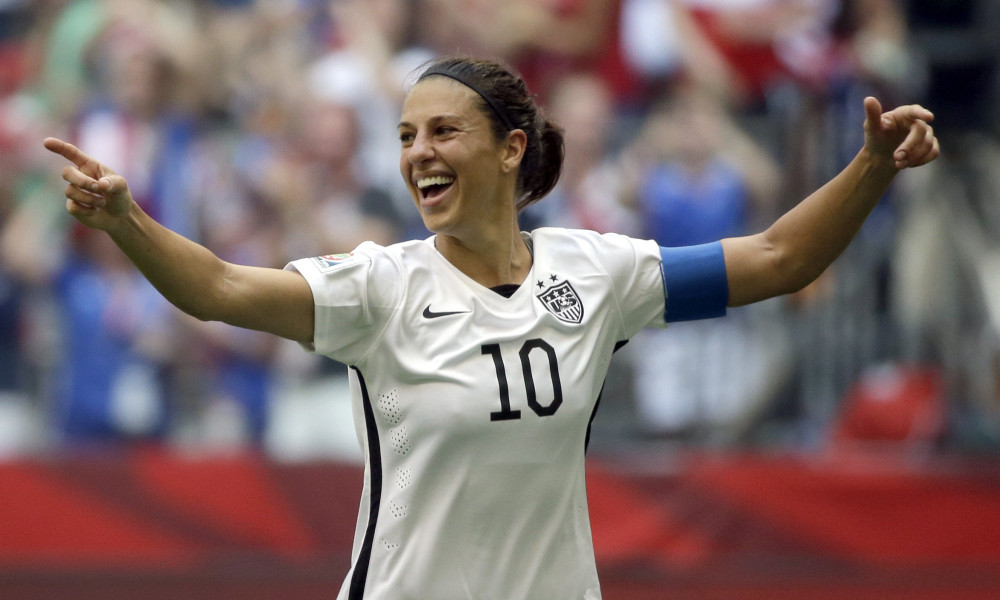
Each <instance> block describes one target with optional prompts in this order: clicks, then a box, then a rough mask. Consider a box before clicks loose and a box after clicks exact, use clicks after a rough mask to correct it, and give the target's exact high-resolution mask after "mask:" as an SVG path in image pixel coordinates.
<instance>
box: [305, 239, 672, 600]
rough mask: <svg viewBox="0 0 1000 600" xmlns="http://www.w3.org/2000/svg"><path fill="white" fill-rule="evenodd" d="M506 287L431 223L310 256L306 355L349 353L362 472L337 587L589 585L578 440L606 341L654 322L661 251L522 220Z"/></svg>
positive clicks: (587, 590) (381, 590)
mask: <svg viewBox="0 0 1000 600" xmlns="http://www.w3.org/2000/svg"><path fill="white" fill-rule="evenodd" d="M524 235H525V239H526V241H528V243H529V245H530V247H531V248H532V252H533V265H532V268H531V271H530V273H529V274H528V277H527V279H526V280H525V281H524V283H523V284H522V285H521V286H520V287H519V288H518V289H517V291H516V292H514V293H513V295H511V296H510V297H509V298H506V297H503V296H501V295H500V294H498V293H496V292H494V291H492V290H490V289H488V288H485V287H483V286H482V285H480V284H478V283H476V282H475V281H473V280H472V279H470V278H469V277H467V276H466V275H464V274H463V273H462V272H461V271H459V270H458V269H457V268H455V267H454V266H453V265H452V264H451V263H449V262H448V261H447V260H445V258H444V257H443V256H441V255H440V254H439V253H438V252H437V251H436V250H435V248H434V243H433V238H430V239H428V240H422V241H414V242H405V243H401V244H396V245H393V246H389V247H381V246H377V245H375V244H371V243H365V244H362V245H361V246H359V247H358V248H357V249H356V250H355V251H354V252H352V253H351V254H348V255H335V256H325V257H316V258H308V259H302V260H298V261H295V262H293V263H291V264H290V265H289V267H287V268H294V269H296V270H298V271H299V272H300V273H302V274H303V275H304V276H305V278H306V280H307V281H308V282H309V285H310V286H311V288H312V291H313V295H314V298H315V302H316V330H315V338H314V350H315V352H318V353H321V354H324V355H327V356H329V357H331V358H333V359H336V360H338V361H340V362H343V363H346V364H348V365H350V366H351V368H350V370H349V372H350V374H351V390H352V396H353V408H354V418H355V424H356V429H357V433H358V438H359V441H360V443H361V445H362V448H363V450H364V456H365V482H364V490H363V495H362V502H361V509H360V514H359V517H358V525H357V531H356V536H355V542H354V549H353V557H352V566H351V572H350V573H349V575H348V577H347V579H346V581H345V582H344V585H343V587H342V589H341V591H340V595H339V596H338V598H339V599H340V600H348V599H350V600H361V599H385V600H410V599H412V600H430V599H433V600H451V599H456V600H457V599H463V600H464V599H467V598H475V599H480V600H516V599H537V600H553V599H595V598H600V597H601V592H600V587H599V584H598V579H597V569H596V566H595V561H594V550H593V543H592V540H591V531H590V522H589V516H588V510H587V494H586V486H585V480H584V451H585V447H586V443H587V438H588V432H589V428H590V423H591V420H592V418H593V416H594V413H595V410H596V405H597V401H598V395H599V394H600V391H601V387H602V385H603V382H604V378H605V374H606V373H607V370H608V363H609V361H610V360H611V355H612V353H613V352H614V350H615V349H616V345H618V344H619V343H621V342H623V341H625V340H628V339H629V338H630V337H632V336H633V335H634V334H635V333H636V332H638V331H639V330H640V329H642V328H643V327H646V326H650V325H654V326H663V325H664V287H663V285H664V284H663V279H662V278H661V272H660V249H659V248H658V246H657V245H656V244H655V243H654V242H650V241H639V240H634V239H631V238H627V237H624V236H621V235H615V234H606V235H599V234H596V233H594V232H590V231H571V230H563V229H540V230H537V231H535V232H533V233H531V234H524Z"/></svg>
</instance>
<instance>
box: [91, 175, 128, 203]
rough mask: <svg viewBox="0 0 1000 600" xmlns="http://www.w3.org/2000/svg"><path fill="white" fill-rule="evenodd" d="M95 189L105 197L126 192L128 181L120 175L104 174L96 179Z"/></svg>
mask: <svg viewBox="0 0 1000 600" xmlns="http://www.w3.org/2000/svg"><path fill="white" fill-rule="evenodd" d="M97 191H98V192H100V194H101V195H102V196H104V197H105V198H111V197H114V196H118V195H120V194H126V193H128V183H126V181H125V178H124V177H122V176H121V175H105V176H104V177H101V178H100V179H98V180H97Z"/></svg>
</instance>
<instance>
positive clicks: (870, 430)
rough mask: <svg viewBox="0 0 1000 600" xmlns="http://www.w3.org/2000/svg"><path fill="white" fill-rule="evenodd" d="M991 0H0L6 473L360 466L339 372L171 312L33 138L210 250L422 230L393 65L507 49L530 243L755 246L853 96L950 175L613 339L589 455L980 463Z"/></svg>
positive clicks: (998, 421)
mask: <svg viewBox="0 0 1000 600" xmlns="http://www.w3.org/2000/svg"><path fill="white" fill-rule="evenodd" d="M998 6H1000V5H997V3H996V2H993V1H992V0H953V1H949V2H936V1H934V0H507V1H505V2H493V1H491V0H2V1H0V306H2V310H0V456H3V455H11V454H20V453H25V452H27V453H31V452H37V451H44V450H50V449H59V448H71V449H72V448H80V447H87V446H94V445H105V444H172V445H178V446H180V447H184V448H190V449H208V450H211V449H218V450H232V449H247V448H253V449H259V450H261V451H264V452H268V453H270V454H272V455H274V456H276V457H279V458H287V459H296V458H308V457H315V456H333V455H338V456H339V455H350V453H352V452H357V450H356V445H357V443H356V440H355V439H354V432H353V425H352V424H351V409H350V407H349V406H348V405H347V400H346V398H347V389H346V384H345V371H344V369H345V367H344V365H338V364H336V363H333V362H332V361H328V360H325V359H318V358H316V357H314V356H312V355H309V354H307V353H306V352H304V351H303V350H302V349H301V348H299V347H298V346H297V345H296V344H293V343H291V342H285V341H283V340H279V339H276V338H274V337H271V336H269V335H266V334H260V333H256V332H251V331H246V330H242V329H238V328H233V327H228V326H225V325H220V324H218V323H205V322H200V321H197V320H194V319H192V318H190V317H187V316H185V315H183V314H182V313H180V312H179V311H178V310H176V309H174V308H173V307H172V306H170V305H168V304H166V303H165V301H164V300H163V299H162V298H160V297H159V295H158V294H157V293H156V292H155V290H153V289H152V288H151V286H149V285H148V284H147V283H146V282H145V280H144V279H142V277H141V276H140V275H139V274H138V273H137V272H136V270H135V269H134V268H132V267H131V266H130V264H129V263H128V262H127V260H126V259H125V258H124V257H123V256H122V255H121V254H120V253H119V252H118V251H117V249H116V248H115V247H114V245H113V243H111V242H110V241H109V239H108V238H107V237H106V236H104V235H99V234H95V233H94V232H92V231H89V230H87V229H85V228H82V227H80V226H79V225H75V224H74V223H73V222H72V219H71V218H69V217H68V215H66V214H65V211H64V210H63V201H64V200H63V196H62V187H63V183H62V181H61V180H60V177H59V171H60V169H61V168H62V164H61V163H60V161H59V160H58V159H56V158H55V157H53V156H51V155H47V154H46V153H45V151H44V149H43V148H42V146H41V140H42V139H43V138H44V137H46V136H57V137H62V138H64V139H68V140H70V141H72V142H73V143H74V144H76V145H78V146H80V147H81V148H82V149H83V150H84V151H85V152H87V153H89V154H92V155H94V156H96V157H99V158H100V160H102V161H103V162H105V163H106V164H108V165H110V166H111V167H112V168H114V169H115V170H116V171H117V172H118V173H120V174H122V175H124V176H125V177H126V178H127V180H128V182H129V185H130V188H131V190H132V193H133V195H134V196H135V198H136V199H137V201H138V202H140V203H141V204H142V205H143V207H144V208H145V210H147V211H148V212H150V213H151V214H152V215H153V216H154V217H155V218H156V219H158V220H159V221H160V222H162V223H164V224H165V225H167V226H168V227H170V228H171V229H174V230H175V231H178V232H180V233H182V234H184V235H186V236H189V237H192V238H193V239H196V240H198V241H199V242H201V243H202V244H204V245H206V246H207V247H209V248H210V249H212V250H213V251H214V252H216V253H217V254H218V255H219V256H221V257H222V258H224V259H226V260H230V261H234V262H239V263H243V264H253V265H260V266H268V267H279V268H280V267H282V266H284V265H285V264H286V263H287V262H288V261H290V260H292V259H295V258H300V257H303V256H313V255H320V254H332V253H339V252H348V251H350V250H351V249H353V248H354V247H355V246H356V245H357V244H359V243H360V242H362V241H365V240H373V241H375V242H378V243H383V244H389V243H393V242H396V241H400V240H405V239H413V238H420V237H425V236H427V235H428V232H427V231H426V230H425V229H424V228H423V226H422V224H421V222H420V219H419V217H418V215H417V212H416V210H415V209H414V208H413V206H412V203H411V200H410V199H409V196H408V194H407V192H406V189H405V187H404V186H403V184H402V181H401V180H400V177H399V174H398V152H399V150H398V140H397V139H396V126H395V125H396V121H397V120H398V114H399V109H400V103H401V101H402V98H403V95H404V94H405V91H406V85H407V81H408V78H409V77H411V76H412V73H413V72H414V69H416V68H418V67H419V65H421V64H422V63H423V62H424V61H426V60H428V59H430V58H432V57H434V56H437V55H440V54H448V53H465V54H473V55H482V56H488V57H494V58H501V59H503V60H505V61H507V62H508V63H509V64H511V65H512V66H514V67H515V68H516V69H517V70H518V71H519V72H521V73H522V74H523V75H524V77H525V78H526V80H527V82H528V84H529V87H530V88H531V89H532V91H533V92H535V93H536V94H537V97H538V100H539V102H540V103H541V104H542V105H543V107H545V109H546V110H547V112H548V113H550V114H551V115H552V116H554V117H555V119H556V120H557V121H558V122H559V123H561V124H562V125H563V126H564V127H565V128H566V144H567V147H566V163H565V169H564V173H563V176H562V179H561V181H560V183H559V186H558V187H557V189H556V190H555V191H554V192H553V194H552V195H551V196H550V197H548V198H546V199H545V200H543V201H542V202H541V203H540V204H538V205H536V206H534V207H532V208H531V209H529V210H528V211H526V212H525V213H524V214H523V215H522V218H523V223H522V226H523V228H524V229H531V228H534V227H537V226H543V225H556V226H569V227H583V228H589V229H594V230H597V231H602V232H607V231H616V232H621V233H625V234H629V235H633V236H638V237H643V238H652V239H655V240H657V241H658V242H659V243H660V244H661V245H664V246H678V245H686V244H697V243H701V242H705V241H712V240H716V239H720V238H722V237H726V236H733V235H741V234H745V233H750V232H753V231H757V230H760V229H761V228H763V227H765V226H766V225H767V224H769V223H770V222H771V221H772V220H773V219H774V218H775V217H776V216H777V215H779V214H781V213H782V212H783V211H785V210H787V209H788V208H789V207H790V206H792V205H793V204H794V203H795V202H797V201H798V200H800V199H801V198H803V197H805V195H807V194H808V193H809V192H810V191H811V190H812V189H815V187H817V186H818V185H820V184H822V183H823V182H824V181H826V180H827V179H828V178H829V177H831V176H832V175H833V174H835V173H836V172H837V171H839V170H840V168H842V166H843V165H845V164H846V163H847V161H849V160H850V158H851V157H852V156H853V155H854V153H855V152H856V151H857V150H858V149H859V148H860V147H861V144H862V142H863V139H862V129H861V123H862V122H863V120H864V112H863V108H862V99H863V98H864V97H865V96H866V95H875V96H877V97H878V98H879V99H880V100H881V101H882V103H883V105H885V106H890V107H891V106H896V105H898V104H904V103H914V102H919V103H922V104H924V105H926V106H928V107H929V108H931V109H932V110H933V111H935V113H936V114H937V121H936V123H935V125H936V131H937V132H938V135H939V137H940V138H941V140H942V147H943V148H944V156H943V158H942V159H941V160H939V161H937V162H936V163H934V164H933V165H931V166H929V167H927V168H925V169H921V170H919V171H915V172H913V173H905V174H903V175H902V176H900V177H899V178H898V179H897V181H896V182H895V184H894V186H893V188H892V189H891V190H890V192H889V194H888V196H887V198H886V199H885V201H884V202H883V203H882V204H881V205H880V206H879V208H878V209H876V212H875V214H873V215H872V217H871V219H870V220H869V222H868V223H867V224H866V226H865V229H864V230H863V231H862V233H861V235H860V236H859V238H858V239H857V240H856V241H855V243H854V244H853V245H852V246H851V248H850V249H849V250H848V252H847V253H846V254H845V256H843V257H842V258H841V259H840V260H839V261H838V262H837V263H836V264H835V265H834V267H833V268H831V269H830V271H829V272H828V273H827V274H825V275H824V276H823V277H822V278H821V279H820V280H818V281H817V282H816V283H815V284H813V285H812V286H810V287H809V288H807V289H806V290H803V291H802V292H800V293H798V294H795V295H793V296H790V297H785V298H780V299H776V300H772V301H769V302H766V303H763V304H760V305H756V306H752V307H747V308H744V309H738V310H732V311H731V313H730V316H729V317H728V318H726V319H721V320H715V321H707V322H697V323H684V324H678V325H674V326H672V327H670V328H669V329H668V330H666V331H649V332H644V333H643V334H641V335H640V336H639V337H637V338H636V339H635V340H634V341H633V343H631V344H629V345H628V346H626V347H625V349H623V350H622V352H620V353H619V354H620V358H619V359H618V360H617V361H616V364H615V366H614V369H613V370H612V373H611V374H610V376H609V380H608V385H607V387H606V389H605V399H604V401H603V402H602V405H601V414H600V415H599V416H598V419H597V422H595V441H596V442H597V444H598V446H601V445H602V444H603V447H613V446H614V447H617V446H621V445H628V444H637V443H644V442H656V441H668V442H670V443H684V444H712V445H732V444H775V445H786V446H787V445H791V446H794V447H797V448H806V449H808V448H817V447H824V446H826V445H828V444H831V443H835V442H836V441H837V440H868V441H873V440H874V441H893V442H903V443H905V444H908V445H911V446H914V447H920V448H924V449H937V448H941V447H958V448H962V449H964V450H974V449H989V450H995V449H997V448H1000V343H998V332H1000V290H997V289H995V288H996V287H997V286H996V281H1000V272H997V271H998V270H1000V260H998V259H995V258H994V257H996V256H1000V254H997V250H996V248H998V247H1000V185H998V182H997V177H998V176H997V174H996V170H995V169H991V168H990V165H991V164H996V163H995V162H993V161H991V159H992V158H993V157H995V156H996V155H997V146H996V141H997V136H998V134H1000V122H998V121H997V115H998V114H1000V111H998V110H997V109H998V108H1000V102H998V94H997V80H996V76H997V71H998V59H1000V48H998V46H1000V42H998V38H997V36H996V35H995V31H997V27H998V24H1000V20H998V18H997V14H998V12H1000V10H998ZM886 407H888V408H889V409H888V410H886Z"/></svg>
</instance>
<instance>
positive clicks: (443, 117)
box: [396, 113, 463, 129]
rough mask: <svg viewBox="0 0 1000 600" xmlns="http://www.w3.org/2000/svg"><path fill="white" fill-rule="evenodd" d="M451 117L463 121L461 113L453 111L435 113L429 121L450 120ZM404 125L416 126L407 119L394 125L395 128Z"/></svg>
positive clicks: (400, 127)
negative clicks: (440, 113) (441, 113)
mask: <svg viewBox="0 0 1000 600" xmlns="http://www.w3.org/2000/svg"><path fill="white" fill-rule="evenodd" d="M451 119H454V120H456V121H463V118H462V116H461V115H458V114H454V113H445V114H443V115H436V116H433V117H431V118H430V121H431V123H439V122H441V121H446V120H451ZM404 127H411V128H412V127H416V126H415V125H414V124H413V123H410V122H409V121H400V122H399V125H396V129H402V128H404Z"/></svg>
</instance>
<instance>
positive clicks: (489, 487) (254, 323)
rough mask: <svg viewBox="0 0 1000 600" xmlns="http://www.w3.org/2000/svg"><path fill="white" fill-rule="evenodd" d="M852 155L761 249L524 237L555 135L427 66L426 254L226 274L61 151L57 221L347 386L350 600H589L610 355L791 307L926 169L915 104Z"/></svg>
mask: <svg viewBox="0 0 1000 600" xmlns="http://www.w3.org/2000/svg"><path fill="white" fill-rule="evenodd" d="M865 110H866V114H867V119H866V122H865V124H864V127H865V134H866V139H865V145H864V147H863V148H862V149H861V150H860V152H859V153H858V154H857V156H856V157H855V158H854V160H853V161H852V162H851V163H850V164H849V165H848V166H847V167H846V169H845V170H844V171H843V172H842V173H840V174H839V175H838V176H837V177H835V178H834V179H833V180H832V181H830V182H829V183H827V184H826V185H825V186H823V187H822V188H821V189H819V190H818V191H816V192H815V193H813V194H812V195H811V196H809V197H808V198H806V199H805V200H804V201H803V202H801V203H800V204H799V205H798V206H796V207H795V208H793V209H792V210H791V211H789V212H788V213H787V214H785V215H784V216H783V217H781V218H780V219H779V220H778V221H777V222H775V223H774V224H773V225H772V226H771V227H770V228H768V229H767V230H766V231H764V232H762V233H759V234H756V235H751V236H747V237H741V238H735V239H725V240H721V241H720V242H715V243H711V244H706V245H704V246H695V247H690V248H681V249H663V248H659V247H657V246H656V244H655V243H653V242H650V241H641V240H635V239H630V238H627V237H624V236H621V235H615V234H608V235H599V234H596V233H594V232H590V231H573V230H564V229H552V228H548V229H540V230H536V231H533V232H530V233H525V232H521V231H519V228H518V224H517V213H518V211H519V210H520V209H521V208H523V207H525V206H527V205H528V204H530V203H532V202H535V201H537V200H539V199H541V198H542V197H543V196H544V195H545V194H546V193H547V192H548V191H550V190H551V189H552V187H553V186H554V185H555V183H556V180H557V179H558V177H559V172H560V168H561V164H562V156H563V152H562V134H561V130H560V129H559V128H558V127H557V126H555V124H553V123H551V122H549V121H547V120H546V119H545V118H544V117H543V116H541V115H540V113H539V109H538V108H537V107H536V106H535V104H534V102H533V100H532V98H531V96H530V94H529V93H528V91H527V90H526V89H525V86H524V84H523V81H522V80H521V79H520V78H519V77H517V76H516V75H515V74H513V73H511V72H510V71H509V70H508V69H506V68H505V67H504V66H502V65H500V64H498V63H495V62H490V61H482V60H474V59H466V58H448V59H442V60H439V61H436V62H434V63H433V64H431V65H430V66H429V67H428V68H427V69H426V70H425V71H424V72H423V73H422V75H421V76H420V77H419V79H418V80H417V82H416V83H415V84H414V86H413V87H412V89H411V90H410V91H409V93H408V96H407V98H406V101H405V103H404V106H403V110H402V118H401V120H400V123H399V139H400V142H401V152H400V171H401V173H402V176H403V179H404V181H405V182H406V185H407V186H408V187H409V190H410V194H411V196H412V197H413V201H414V204H415V205H416V207H417V210H419V211H420V214H421V216H422V217H423V220H424V223H425V224H426V225H427V227H428V229H430V231H432V232H433V233H434V234H435V235H433V236H432V237H430V238H428V239H426V240H420V241H409V242H404V243H400V244H395V245H392V246H388V247H383V246H378V245H375V244H372V243H367V242H366V243H364V244H361V245H360V246H358V247H357V248H356V249H355V250H354V251H353V252H352V253H350V254H344V255H330V256H318V257H315V258H305V259H301V260H296V261H294V262H292V263H291V264H289V265H288V266H287V267H286V269H285V270H277V269H262V268H252V267H246V266H239V265H235V264H230V263H226V262H224V261H222V260H220V259H219V258H217V257H216V256H214V255H213V254H212V253H210V252H209V251H208V250H206V249H205V248H204V247H202V246H200V245H198V244H196V243H194V242H192V241H189V240H187V239H185V238H183V237H181V236H179V235H177V234H175V233H173V232H171V231H169V230H167V229H165V228H164V227H162V226H160V225H158V224H157V223H156V222H154V221H153V220H152V219H151V218H150V217H148V216H147V215H146V214H144V213H143V212H142V210H140V208H139V207H138V206H137V205H136V203H135V202H133V200H132V197H131V196H130V194H129V191H128V186H127V184H126V182H125V180H124V179H123V178H122V177H120V176H118V175H116V174H115V173H114V172H113V171H112V170H110V169H109V168H108V167H106V166H105V165H103V164H101V163H100V162H98V161H97V160H95V159H93V158H91V157H89V156H87V155H86V154H84V153H83V152H81V151H80V150H78V149H77V148H75V147H73V146H72V145H70V144H67V143H65V142H63V141H60V140H57V139H53V138H49V139H46V140H45V147H46V148H48V149H49V150H51V151H52V152H55V153H57V154H60V155H62V156H63V157H65V158H66V159H68V160H69V161H70V163H71V164H70V165H68V166H67V167H65V168H64V169H63V172H62V175H63V178H64V179H65V180H66V181H67V182H68V183H69V185H68V186H67V188H66V197H67V199H68V200H67V203H66V207H67V210H68V211H69V212H70V214H72V215H73V216H74V217H76V218H77V219H79V220H80V221H81V222H82V223H83V224H85V225H87V226H90V227H94V228H97V229H101V230H103V231H105V232H107V234H108V235H110V236H111V238H112V239H113V240H114V241H115V242H116V243H117V244H118V246H119V247H120V248H121V249H122V251H124V252H125V254H127V255H128V257H129V258H130V259H131V260H132V262H134V263H135V265H136V266H137V267H138V268H139V269H140V270H141V271H142V272H143V273H144V274H145V276H146V277H147V278H148V279H149V280H150V281H151V282H152V283H153V284H154V285H155V286H156V287H157V288H158V289H159V290H160V292H162V293H163V295H164V296H165V297H166V298H168V299H169V300H170V301H171V302H173V303H174V304H175V305H177V306H178V307H179V308H181V309H182V310H184V311H186V312H188V313H190V314H191V315H194V316H195V317H197V318H199V319H204V320H220V321H225V322H227V323H230V324H232V325H236V326H240V327H247V328H252V329H258V330H263V331H268V332H271V333H274V334H277V335H279V336H283V337H286V338H289V339H292V340H296V341H298V342H300V343H302V344H303V345H304V346H306V347H307V348H309V349H310V350H312V351H314V352H318V353H321V354H324V355H326V356H329V357H331V358H333V359H336V360H338V361H341V362H343V363H346V364H348V365H350V367H351V369H350V372H351V385H352V392H353V398H354V417H355V422H356V427H357V430H358V435H359V439H361V440H362V446H363V449H364V456H365V485H364V491H363V497H362V505H361V510H360V514H359V517H358V527H357V534H356V539H355V543H354V552H353V558H352V565H351V570H350V573H349V574H348V576H347V578H346V580H345V582H344V585H343V587H342V589H341V592H340V596H339V598H340V599H342V600H343V599H358V600H359V599H362V598H367V599H377V598H380V599H391V600H400V599H405V598H414V599H427V598H435V599H452V598H503V599H505V600H506V599H512V598H533V599H545V600H550V599H552V598H587V599H593V598H600V587H599V584H598V578H597V570H596V568H595V564H594V552H593V545H592V542H591V533H590V525H589V519H588V511H587V498H586V490H585V485H584V450H585V448H586V444H587V437H588V430H589V426H590V422H591V419H592V418H593V416H594V412H595V410H596V405H597V401H598V395H599V393H600V390H601V385H602V382H603V380H604V376H605V373H606V371H607V368H608V361H609V360H610V359H611V355H612V353H613V352H614V350H615V349H616V347H617V346H618V345H620V344H622V343H624V341H625V340H628V339H629V338H630V337H632V336H633V335H634V334H635V333H637V332H638V331H639V330H640V329H641V328H643V327H648V326H653V327H656V326H660V327H662V326H665V324H666V323H667V322H671V321H679V320H685V319H697V318H707V317H714V316H720V315H722V314H724V313H725V310H726V306H727V305H728V306H737V305H742V304H747V303H750V302H755V301H758V300H763V299H765V298H770V297H772V296H776V295H779V294H784V293H788V292H792V291H795V290H798V289H800V288H802V287H803V286H805V285H806V284H808V283H809V282H810V281H812V280H813V279H814V278H815V277H816V276H818V275H819V274H820V273H821V272H822V271H823V270H824V269H825V268H826V267H827V266H828V265H829V264H830V263H831V262H832V261H833V260H834V259H835V258H836V257H837V256H838V255H839V254H840V253H841V251H842V250H843V249H844V248H845V246H846V245H847V244H848V243H849V241H850V240H851V238H852V237H853V236H854V234H855V232H856V231H857V230H858V228H859V227H860V226H861V224H862V222H863V221H864V220H865V218H866V216H867V215H868V213H869V211H871V210H872V208H873V207H874V206H875V204H876V202H877V201H878V199H879V198H880V197H881V196H882V194H883V192H884V191H885V190H886V187H887V186H888V184H889V182H890V181H891V180H892V178H893V176H894V175H895V174H896V173H897V172H898V171H899V170H900V169H902V168H905V167H914V166H918V165H922V164H924V163H926V162H929V161H931V160H933V159H934V158H935V157H936V156H937V155H938V142H937V140H936V138H935V137H934V134H933V131H932V129H931V127H930V126H929V125H928V122H929V121H930V120H931V119H932V118H933V116H932V114H931V113H930V112H929V111H927V110H925V109H924V108H921V107H919V106H904V107H901V108H897V109H895V110H893V111H890V112H886V113H883V112H882V109H881V107H880V105H879V103H878V102H877V101H876V100H875V99H874V98H868V99H866V100H865Z"/></svg>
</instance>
